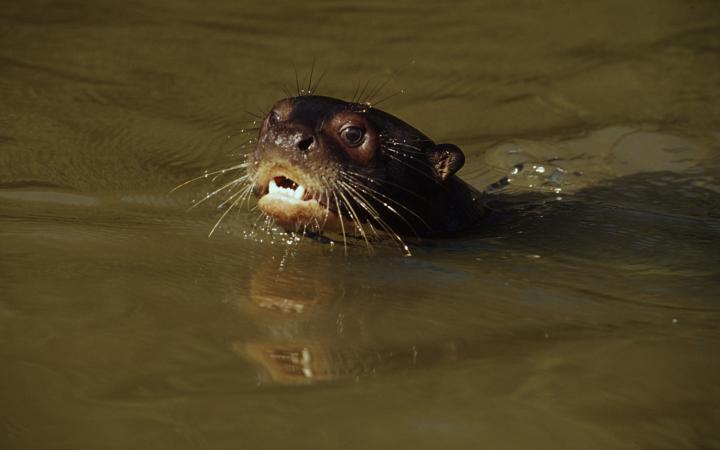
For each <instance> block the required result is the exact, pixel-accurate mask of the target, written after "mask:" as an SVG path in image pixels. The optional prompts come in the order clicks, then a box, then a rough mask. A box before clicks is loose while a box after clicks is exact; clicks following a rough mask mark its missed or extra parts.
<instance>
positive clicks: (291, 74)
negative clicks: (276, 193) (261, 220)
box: [0, 0, 720, 449]
mask: <svg viewBox="0 0 720 450" xmlns="http://www.w3.org/2000/svg"><path fill="white" fill-rule="evenodd" d="M313 59H315V60H316V64H315V67H316V76H317V73H318V72H322V71H325V72H326V75H325V78H324V79H323V81H322V83H321V86H320V91H321V93H323V94H327V95H333V96H340V97H346V98H347V97H351V96H352V95H353V93H354V92H355V91H356V89H357V88H358V86H359V87H360V88H362V86H364V85H365V83H369V85H370V86H371V87H372V86H379V85H381V84H382V83H384V82H385V81H388V80H389V82H388V84H387V86H385V87H384V88H383V91H382V93H383V95H392V94H394V93H398V92H402V93H401V94H399V95H395V96H394V97H392V98H391V99H388V100H387V101H385V102H384V103H383V104H382V107H383V108H384V109H386V110H388V111H389V112H391V113H393V114H395V115H398V116H399V117H401V118H403V119H405V120H407V121H408V122H410V123H412V124H414V125H416V126H417V127H418V128H420V129H422V130H423V131H425V132H426V133H427V134H428V135H430V136H432V137H433V138H435V139H437V140H439V141H443V142H454V143H456V144H458V145H460V146H461V147H462V148H463V149H464V150H465V153H466V155H467V161H468V162H467V165H466V167H465V168H464V169H463V170H462V171H461V172H460V175H461V176H462V177H463V178H464V179H466V180H467V181H469V182H471V183H473V184H474V185H476V186H478V187H480V188H482V187H484V186H487V185H489V184H490V183H492V182H494V181H496V180H497V179H499V178H501V177H503V176H506V175H509V176H510V177H511V184H510V186H509V187H508V188H506V189H505V190H502V191H500V192H498V193H497V195H498V196H499V198H503V199H505V200H507V199H511V200H512V201H513V202H515V204H516V206H515V207H514V208H513V211H512V214H509V215H507V216H506V217H504V218H503V220H501V221H499V222H494V223H492V224H488V227H487V229H486V230H484V231H483V232H481V233H480V234H478V235H475V236H466V237H463V238H458V239H440V240H434V241H426V242H423V243H421V244H419V245H418V244H416V245H413V246H412V250H413V256H412V257H404V256H403V255H402V252H399V251H398V250H397V249H395V248H393V247H392V246H383V245H380V246H378V247H377V248H376V249H375V251H374V252H373V253H372V254H368V252H367V251H366V250H365V249H364V247H363V246H362V245H357V246H351V248H350V250H349V252H348V255H347V256H346V255H345V253H344V251H343V249H342V246H337V245H336V246H330V245H323V244H320V243H317V242H313V241H309V240H307V239H306V240H302V241H301V242H299V243H298V242H294V243H290V244H288V243H286V242H285V241H286V240H288V238H287V237H284V236H281V235H278V234H277V233H268V232H266V231H264V230H261V229H258V228H254V224H255V223H256V213H253V212H248V211H246V210H245V211H241V212H240V213H238V214H231V215H230V216H229V217H228V218H226V220H225V221H224V222H223V224H222V226H221V227H220V228H219V230H218V232H217V233H215V234H214V235H213V236H212V237H211V238H208V237H207V234H208V232H209V230H210V229H211V228H212V227H213V225H214V224H215V222H216V221H217V220H218V218H219V217H220V215H221V214H222V211H221V210H217V209H216V208H215V205H217V203H218V202H216V203H214V204H213V203H212V202H207V203H206V204H203V205H202V206H200V207H198V208H195V209H193V210H191V211H189V212H188V211H187V208H188V206H190V205H191V204H192V201H193V200H197V199H200V198H202V197H203V196H204V195H205V194H206V193H207V192H209V191H210V190H211V189H212V188H213V186H214V185H213V184H212V183H211V182H210V181H211V180H210V179H207V180H201V181H200V182H197V183H193V184H190V185H188V186H186V187H185V188H183V189H181V190H179V191H176V192H175V193H172V194H169V191H170V190H171V189H172V188H173V187H174V186H176V185H178V184H180V183H181V182H183V181H185V180H188V179H190V178H193V177H195V176H198V175H201V174H202V173H203V171H204V170H209V169H217V168H222V167H227V166H229V165H233V164H235V163H236V162H237V161H238V160H239V158H240V155H241V154H242V153H244V152H246V151H247V150H248V149H249V148H250V146H251V144H247V143H246V142H247V140H248V134H243V133H241V130H242V129H243V128H244V127H248V126H252V125H250V123H251V122H252V120H253V114H257V113H262V112H264V111H266V110H267V108H269V106H270V105H271V104H272V103H273V102H274V101H275V100H277V99H279V98H280V97H282V96H283V95H284V94H283V91H284V90H286V89H289V90H291V91H294V90H295V69H297V71H298V73H299V78H300V80H301V81H302V80H303V79H306V78H307V76H308V73H309V71H310V68H311V66H312V64H313V63H312V61H313ZM719 74H720V7H719V6H718V4H717V2H715V1H705V2H703V1H693V2H681V1H676V2H673V1H636V2H620V1H607V2H590V1H587V2H573V3H568V2H560V1H555V2H522V1H502V2H501V1H481V2H462V1H461V2H455V3H453V4H452V6H450V5H449V4H433V3H428V2H420V1H417V2H381V1H369V2H363V3H354V4H350V3H341V2H329V1H328V2H322V1H319V2H305V3H300V2H286V1H282V2H275V3H271V2H243V3H242V4H241V3H238V2H230V1H218V2H213V3H212V4H204V3H200V2H189V1H175V2H162V1H155V2H151V3H147V2H145V3H137V2H131V3H128V2H111V1H108V0H105V1H102V0H101V1H93V2H90V1H84V2H81V1H72V0H70V1H56V2H43V1H12V0H11V1H5V2H4V3H3V5H2V8H1V9H0V99H2V100H0V243H1V244H0V283H1V284H0V286H1V287H2V291H1V292H2V294H0V343H1V345H0V352H1V353H0V355H1V356H0V361H1V363H0V405H2V407H1V408H0V448H3V449H6V448H7V449H39V448H42V449H56V448H58V449H59V448H66V449H101V448H102V449H129V448H154V449H162V448H172V449H184V448H202V449H216V448H217V449H220V448H297V449H303V448H358V449H366V448H493V449H515V448H543V449H577V448H584V449H592V448H598V449H608V448H619V449H639V448H643V449H644V448H653V449H665V448H666V449H676V448H693V449H705V448H717V447H720V432H718V424H719V423H720V409H719V407H718V405H719V404H720V388H719V387H718V379H720V378H719V377H720V357H719V356H718V348H719V344H720V329H719V328H718V319H720V213H719V212H718V211H719V207H720V108H718V104H719V100H720V75H719ZM381 96H382V95H381ZM518 164H522V170H518V168H519V167H520V166H517V165H518Z"/></svg>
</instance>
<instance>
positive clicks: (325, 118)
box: [248, 95, 485, 237]
mask: <svg viewBox="0 0 720 450" xmlns="http://www.w3.org/2000/svg"><path fill="white" fill-rule="evenodd" d="M278 105H281V106H280V107H279V109H281V110H282V111H280V112H278V111H277V110H275V109H274V110H273V111H271V112H270V113H269V114H268V117H266V118H265V120H264V121H263V125H262V127H261V129H260V135H259V138H258V144H257V147H256V150H255V152H254V155H253V161H252V162H251V163H250V164H248V174H249V176H250V179H251V180H253V182H254V183H255V186H254V190H255V194H256V195H257V196H262V195H263V193H264V189H265V187H264V186H263V185H261V184H259V182H260V181H264V180H258V179H256V178H255V177H256V174H257V167H258V166H259V165H260V164H261V163H262V162H263V161H268V160H271V159H272V160H274V161H277V162H278V164H289V165H292V166H294V167H296V168H298V169H299V170H300V171H302V172H304V173H307V174H310V176H311V177H314V178H315V179H316V181H317V185H318V186H321V188H322V189H328V190H331V191H344V195H343V196H342V197H340V198H341V201H339V202H337V201H332V200H331V199H330V196H329V195H328V200H325V206H326V207H327V208H329V210H330V211H333V212H336V213H337V211H338V209H340V212H341V214H342V216H343V217H345V218H350V219H352V220H353V221H354V222H358V221H359V222H361V224H366V225H365V226H367V224H371V225H372V226H373V227H375V228H377V229H381V230H383V229H384V230H386V231H389V230H391V231H392V232H394V233H396V234H398V235H400V236H417V237H423V236H435V235H442V234H453V233H458V232H463V231H468V230H471V229H473V228H475V227H477V226H478V225H479V223H480V222H481V220H482V218H483V216H484V215H485V209H484V207H483V206H482V201H481V199H482V195H483V194H481V193H480V192H478V191H477V190H475V189H474V188H472V187H471V186H469V185H468V184H466V183H465V182H463V181H462V180H461V179H460V178H458V177H457V176H456V175H455V172H456V171H457V170H458V169H460V167H462V165H463V162H464V157H463V154H462V152H461V151H460V149H458V148H457V147H456V146H454V145H452V144H440V145H437V144H435V143H434V142H433V141H432V140H431V139H430V138H428V137H427V136H426V135H424V134H423V133H421V132H420V131H418V130H417V129H415V128H413V127H412V126H410V125H408V124H407V123H405V122H403V121H402V120H400V119H398V118H396V117H394V116H392V115H390V114H387V113H385V112H383V111H381V110H379V109H376V108H372V107H370V106H368V105H366V104H359V103H348V102H345V101H342V100H338V99H334V98H330V97H324V96H316V95H301V96H297V97H291V98H288V99H285V100H283V101H281V102H279V103H278ZM276 108H278V107H277V106H276ZM348 112H349V113H354V114H357V115H359V116H362V118H364V120H366V125H367V127H368V129H371V130H372V133H373V134H374V135H376V137H377V144H376V146H375V147H376V148H375V149H374V152H372V153H373V154H372V157H371V158H369V159H368V160H367V161H364V160H361V161H358V159H357V158H354V155H353V154H352V151H353V150H352V149H348V148H344V146H343V143H342V142H341V141H339V140H338V137H337V135H336V134H337V130H335V129H334V128H333V125H332V124H333V120H335V119H334V118H337V117H338V115H341V114H344V113H348ZM303 139H305V141H302V140H303ZM310 140H312V142H313V143H314V146H311V147H310V148H301V147H302V146H303V145H307V142H309V141H310ZM301 141H302V142H303V145H299V144H298V145H294V144H293V143H295V144H297V143H298V142H301ZM278 144H279V145H278ZM361 159H362V158H361ZM324 195H327V194H324ZM337 198H338V197H336V199H337ZM361 226H363V225H361Z"/></svg>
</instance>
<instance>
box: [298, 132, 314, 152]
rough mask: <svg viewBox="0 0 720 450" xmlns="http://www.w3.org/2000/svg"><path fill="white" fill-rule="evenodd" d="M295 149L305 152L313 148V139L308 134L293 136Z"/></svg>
mask: <svg viewBox="0 0 720 450" xmlns="http://www.w3.org/2000/svg"><path fill="white" fill-rule="evenodd" d="M293 140H294V141H295V142H294V146H295V148H296V149H298V150H300V151H303V152H306V151H308V150H311V149H313V148H315V138H314V137H313V136H312V135H311V134H309V133H297V134H295V136H293Z"/></svg>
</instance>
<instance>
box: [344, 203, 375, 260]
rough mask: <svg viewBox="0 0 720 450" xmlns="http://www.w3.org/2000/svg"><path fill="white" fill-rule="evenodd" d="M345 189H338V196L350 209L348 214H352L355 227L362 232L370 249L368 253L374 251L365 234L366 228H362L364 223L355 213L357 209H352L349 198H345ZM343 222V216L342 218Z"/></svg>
mask: <svg viewBox="0 0 720 450" xmlns="http://www.w3.org/2000/svg"><path fill="white" fill-rule="evenodd" d="M343 191H344V190H343V189H338V194H340V197H341V198H342V199H343V200H344V205H345V206H346V207H347V209H348V213H349V214H350V218H351V219H352V221H353V223H354V224H355V227H356V228H357V230H358V231H359V232H360V235H361V236H362V237H363V239H364V240H365V245H366V246H367V248H368V251H372V246H371V245H370V241H369V240H368V238H367V234H366V233H365V228H364V227H363V226H362V222H361V221H360V217H359V216H358V215H357V213H356V212H355V209H354V208H353V207H352V204H351V203H350V201H349V200H348V198H347V197H346V196H345V192H343ZM340 219H341V220H342V216H341V217H340Z"/></svg>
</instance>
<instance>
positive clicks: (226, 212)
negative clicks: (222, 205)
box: [208, 200, 238, 237]
mask: <svg viewBox="0 0 720 450" xmlns="http://www.w3.org/2000/svg"><path fill="white" fill-rule="evenodd" d="M237 204H238V200H235V201H234V202H233V203H231V204H230V206H228V208H227V209H226V210H225V212H224V213H222V215H221V216H220V218H219V219H218V220H217V222H215V225H214V226H213V227H212V230H210V233H209V234H208V237H211V236H212V235H213V233H215V230H216V229H217V227H219V226H220V222H222V220H223V219H224V218H225V216H227V215H228V213H229V212H230V211H232V210H233V208H235V207H236V206H237Z"/></svg>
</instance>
